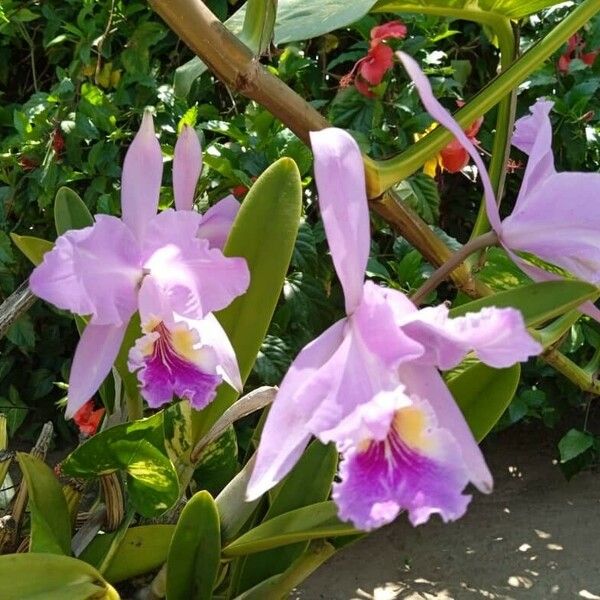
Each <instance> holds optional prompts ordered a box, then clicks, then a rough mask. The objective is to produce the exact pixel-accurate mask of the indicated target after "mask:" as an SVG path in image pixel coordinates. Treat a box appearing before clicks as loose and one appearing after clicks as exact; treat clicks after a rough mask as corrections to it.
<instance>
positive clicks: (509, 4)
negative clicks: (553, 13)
mask: <svg viewBox="0 0 600 600" xmlns="http://www.w3.org/2000/svg"><path fill="white" fill-rule="evenodd" d="M560 3H561V0H379V2H376V3H375V6H374V7H373V10H374V11H376V12H416V13H420V14H433V15H440V16H449V17H456V18H458V19H467V20H472V21H479V20H481V21H482V22H485V19H486V14H485V13H487V14H488V18H489V16H492V17H493V16H496V17H504V18H508V19H521V18H523V17H526V16H528V15H531V14H533V13H536V12H539V11H540V10H543V9H544V8H548V7H549V6H554V5H555V4H560ZM477 13H482V14H480V15H478V14H477Z"/></svg>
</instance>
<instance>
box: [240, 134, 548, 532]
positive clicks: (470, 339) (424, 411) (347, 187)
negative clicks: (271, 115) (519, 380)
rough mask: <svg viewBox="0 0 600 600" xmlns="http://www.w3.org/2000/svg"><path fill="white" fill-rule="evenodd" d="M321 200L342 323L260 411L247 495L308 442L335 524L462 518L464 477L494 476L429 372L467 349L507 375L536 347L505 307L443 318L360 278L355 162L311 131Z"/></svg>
mask: <svg viewBox="0 0 600 600" xmlns="http://www.w3.org/2000/svg"><path fill="white" fill-rule="evenodd" d="M311 142H312V148H313V153H314V156H315V178H316V183H317V189H318V192H319V194H318V196H319V204H320V207H321V214H322V218H323V222H324V225H325V231H326V234H327V239H328V242H329V247H330V249H331V255H332V258H333V262H334V265H335V269H336V271H337V273H338V276H339V279H340V281H341V284H342V287H343V290H344V296H345V302H346V315H347V316H346V317H345V318H344V319H342V320H340V321H338V322H337V323H335V324H334V325H332V326H331V327H330V328H329V329H327V330H326V331H325V332H324V333H323V334H322V335H321V336H320V337H319V338H317V339H316V340H314V341H313V342H311V343H310V344H309V345H308V346H306V347H305V348H304V349H303V350H302V351H301V352H300V354H299V355H298V357H297V358H296V360H295V361H294V362H293V364H292V365H291V367H290V369H289V371H288V373H287V374H286V376H285V377H284V379H283V382H282V384H281V388H280V390H279V392H278V394H277V397H276V399H275V402H274V404H273V406H272V408H271V410H270V412H269V415H268V418H267V420H266V423H265V427H264V430H263V433H262V437H261V440H260V444H259V447H258V450H257V458H256V465H255V468H254V471H253V473H252V477H251V480H250V483H249V485H248V489H247V497H248V499H255V498H257V497H259V496H260V495H261V494H263V493H264V492H265V491H267V490H268V489H270V488H271V487H273V486H274V485H276V484H277V483H278V482H279V481H281V479H282V478H283V477H284V476H285V475H286V474H287V473H288V472H289V471H290V469H291V468H292V467H293V465H294V464H295V463H296V461H297V460H298V458H299V457H300V455H301V454H302V452H303V450H304V448H305V447H306V445H307V443H308V441H309V440H310V438H311V437H312V436H316V437H317V438H318V439H320V440H321V441H322V442H324V443H328V442H331V441H333V442H335V443H336V444H337V447H338V449H339V450H340V451H341V452H342V453H343V462H342V464H341V469H340V481H339V482H336V483H335V484H334V488H333V498H334V500H335V502H336V503H337V505H338V509H339V516H340V518H341V519H344V520H349V521H352V522H353V523H354V524H355V526H356V527H358V528H360V529H364V530H369V529H373V528H375V527H379V526H381V525H384V524H385V523H389V522H390V521H392V520H393V519H394V518H395V517H396V515H397V514H398V513H399V512H400V510H402V509H405V510H407V511H408V514H409V518H410V520H411V522H412V523H413V524H415V525H417V524H419V523H423V522H425V521H427V520H428V518H429V515H431V514H432V513H439V514H440V515H441V516H442V518H443V519H444V520H453V519H457V518H459V517H460V516H462V515H463V514H464V512H465V510H466V507H467V505H468V502H469V499H470V496H468V495H465V494H463V490H464V488H465V487H466V485H467V483H468V482H469V481H472V482H473V483H474V484H475V485H476V486H477V487H478V488H479V489H480V490H482V491H484V492H489V491H491V489H492V478H491V475H490V473H489V470H488V468H487V466H486V464H485V461H484V459H483V456H482V454H481V452H480V450H479V447H478V446H477V443H476V441H475V439H474V438H473V435H472V434H471V431H470V430H469V427H468V425H467V424H466V422H465V420H464V418H463V416H462V414H461V412H460V410H459V408H458V407H457V405H456V403H455V402H454V400H453V398H452V396H451V394H450V391H449V390H448V388H447V387H446V385H445V383H444V381H443V379H442V378H441V376H440V373H439V371H438V369H451V368H453V367H455V366H457V365H458V364H459V363H460V361H461V360H462V359H463V358H464V356H465V355H466V354H467V353H469V352H474V353H475V355H476V356H477V357H478V358H479V359H480V360H482V361H483V362H485V363H487V364H489V365H491V366H493V367H498V368H501V367H507V366H509V365H512V364H514V363H515V362H517V361H520V360H526V359H527V358H528V357H529V356H532V355H536V354H538V353H539V352H540V351H541V347H540V346H539V344H538V343H537V342H535V341H534V340H533V339H532V338H531V337H530V336H529V334H528V333H527V330H526V328H525V325H524V323H523V318H522V316H521V314H520V313H519V312H518V311H517V310H514V309H511V308H505V309H496V308H486V309H484V310H482V311H481V312H479V313H472V314H468V315H466V316H464V317H460V318H456V319H452V318H450V317H449V316H448V309H447V307H446V306H444V305H441V306H438V307H436V308H426V309H423V310H417V308H416V307H415V306H414V305H413V304H412V302H410V300H409V299H408V298H407V297H406V296H404V294H402V293H401V292H399V291H396V290H393V289H387V288H383V287H380V286H378V285H376V284H374V283H373V282H371V281H367V282H366V283H365V282H364V273H365V269H366V265H367V259H368V254H369V245H370V244H369V242H370V239H369V213H368V204H367V197H366V191H365V179H364V166H363V162H362V157H361V153H360V150H359V148H358V146H357V144H356V142H355V141H354V139H353V138H352V137H351V136H350V135H349V134H348V133H346V132H344V131H342V130H340V129H325V130H323V131H320V132H318V133H311Z"/></svg>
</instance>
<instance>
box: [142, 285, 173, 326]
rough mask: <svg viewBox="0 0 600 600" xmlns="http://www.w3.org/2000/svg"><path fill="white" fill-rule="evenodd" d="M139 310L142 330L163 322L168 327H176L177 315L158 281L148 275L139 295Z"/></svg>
mask: <svg viewBox="0 0 600 600" xmlns="http://www.w3.org/2000/svg"><path fill="white" fill-rule="evenodd" d="M138 310H139V313H140V320H141V322H142V329H143V330H144V331H146V330H147V325H148V324H152V323H158V322H160V321H163V322H164V323H165V324H166V325H167V327H172V326H173V325H175V315H174V313H173V309H172V307H171V306H170V304H169V302H168V297H167V295H166V294H165V293H164V292H163V290H162V288H161V287H160V285H159V283H158V281H157V280H156V278H155V277H153V276H152V275H146V276H145V277H144V280H143V281H142V285H141V287H140V291H139V294H138Z"/></svg>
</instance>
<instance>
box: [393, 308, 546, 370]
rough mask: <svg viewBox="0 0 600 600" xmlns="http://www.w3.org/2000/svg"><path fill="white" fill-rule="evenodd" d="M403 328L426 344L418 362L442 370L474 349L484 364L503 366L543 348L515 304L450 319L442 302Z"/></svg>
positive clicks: (418, 314)
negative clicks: (528, 330)
mask: <svg viewBox="0 0 600 600" xmlns="http://www.w3.org/2000/svg"><path fill="white" fill-rule="evenodd" d="M402 329H403V330H404V332H405V333H406V334H408V335H409V336H410V337H412V338H413V339H414V340H417V341H418V342H420V343H421V344H422V345H423V346H424V347H425V348H426V353H425V355H424V356H423V357H421V358H418V359H417V362H418V363H419V364H429V365H436V366H437V367H438V368H440V369H442V370H448V369H452V368H454V367H456V366H457V365H458V364H459V363H460V362H461V361H462V360H463V358H464V357H465V356H466V354H468V353H469V352H471V351H473V352H475V355H476V356H477V358H479V360H481V361H482V362H484V363H485V364H487V365H490V366H491V367H494V368H497V369H501V368H504V367H510V366H511V365H514V364H515V363H516V362H521V361H526V360H527V359H528V358H529V357H530V356H536V355H538V354H540V352H542V350H543V349H542V347H541V346H540V344H538V343H537V342H536V341H535V340H534V339H533V338H532V337H531V336H530V335H529V333H528V332H527V329H526V327H525V322H524V321H523V316H522V315H521V313H520V312H519V311H518V310H516V309H514V308H495V307H486V308H483V309H482V310H480V311H479V312H477V313H467V314H466V315H465V316H464V317H458V318H454V319H451V318H450V317H449V316H448V308H447V307H446V306H444V305H440V306H436V307H432V308H424V309H422V310H420V311H419V312H418V313H417V314H416V315H414V316H412V318H410V317H409V319H407V322H406V324H405V325H403V326H402Z"/></svg>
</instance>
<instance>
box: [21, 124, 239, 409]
mask: <svg viewBox="0 0 600 600" xmlns="http://www.w3.org/2000/svg"><path fill="white" fill-rule="evenodd" d="M194 139H195V143H194ZM200 164H201V163H200V147H199V142H198V140H197V137H196V135H195V133H194V132H193V131H192V130H191V129H190V130H187V129H186V130H184V132H183V134H182V136H180V139H179V140H178V144H177V148H176V151H175V159H174V166H173V180H174V192H175V204H176V206H177V208H178V209H179V210H177V211H174V210H172V209H169V210H165V211H163V212H161V213H159V214H158V215H157V214H156V210H157V207H158V198H159V192H160V184H161V178H162V155H161V150H160V145H159V143H158V140H157V139H156V136H155V132H154V125H153V122H152V117H151V115H150V113H145V114H144V118H143V120H142V124H141V127H140V130H139V131H138V133H137V134H136V136H135V138H134V140H133V142H132V144H131V146H130V147H129V150H128V151H127V154H126V156H125V162H124V164H123V175H122V182H121V208H122V218H121V219H118V218H117V217H113V216H108V215H97V216H96V218H95V223H94V225H92V226H91V227H86V228H85V229H79V230H75V231H68V232H67V233H65V234H63V235H61V236H60V237H59V238H58V239H57V240H56V243H55V246H54V248H53V249H52V250H51V251H50V252H48V253H46V255H45V256H44V260H43V262H42V263H41V264H40V265H39V266H38V267H37V268H36V269H35V270H34V271H33V273H32V275H31V277H30V280H29V283H30V286H31V290H32V292H33V293H34V294H35V295H36V296H39V297H40V298H43V299H44V300H46V301H48V302H51V303H52V304H54V305H55V306H57V307H58V308H62V309H67V310H70V311H71V312H72V313H75V314H78V315H84V316H88V317H89V320H88V325H87V327H86V328H85V330H84V332H83V334H82V336H81V339H80V341H79V344H78V346H77V349H76V351H75V355H74V358H73V364H72V366H71V374H70V380H69V394H68V403H67V411H66V413H67V415H68V416H72V415H73V414H75V412H76V411H77V410H78V408H80V407H81V406H82V405H83V404H84V403H85V402H86V401H87V400H88V398H90V397H91V396H92V395H93V393H94V392H95V391H96V390H97V389H98V387H99V386H100V384H101V383H102V381H103V379H104V378H105V377H106V376H107V375H108V373H109V372H110V369H111V367H112V365H113V363H114V360H115V358H116V356H117V353H118V352H119V348H120V346H121V343H122V341H123V337H124V335H125V330H126V328H127V325H128V323H129V321H130V319H131V317H132V316H133V314H134V313H135V312H136V311H137V310H138V308H142V307H145V306H148V309H147V310H146V309H145V308H144V310H142V313H143V314H142V327H143V329H144V331H145V332H146V335H151V334H155V335H153V336H152V337H153V343H154V346H153V351H152V352H150V356H154V355H157V356H160V358H161V360H163V366H164V369H166V370H171V371H172V373H171V375H170V378H167V379H168V381H170V384H171V387H172V391H173V392H174V393H177V394H178V393H180V392H182V391H185V392H186V393H188V392H189V393H190V394H191V395H192V396H193V402H194V404H195V405H202V404H203V403H204V404H205V403H206V401H207V399H210V398H211V397H212V395H213V392H214V390H210V389H206V382H204V381H202V382H199V383H197V384H194V385H196V386H204V389H205V398H204V400H202V401H201V400H200V398H199V395H201V394H200V391H199V387H190V385H191V384H189V385H188V384H185V385H184V384H183V383H182V381H183V380H184V379H186V381H187V374H186V375H185V376H183V375H181V377H180V376H179V375H178V374H177V372H178V369H180V368H181V369H183V368H184V367H185V368H194V369H196V370H197V371H198V370H200V371H201V370H202V366H204V365H205V360H204V359H201V358H199V355H200V354H203V353H204V354H206V352H204V351H203V350H202V348H203V342H202V333H201V332H198V331H196V334H194V333H193V331H192V330H191V329H190V327H193V326H194V325H195V324H197V323H198V322H199V321H202V319H205V318H207V315H209V314H210V313H211V312H212V311H216V310H220V309H222V308H224V307H225V306H227V305H228V304H229V303H230V302H231V301H232V300H233V299H234V298H235V297H236V296H239V295H240V294H242V293H244V292H245V291H246V289H247V287H248V284H249V272H248V268H247V266H246V263H245V261H244V260H243V259H242V258H227V257H225V256H224V255H223V253H222V251H221V250H220V248H221V246H222V243H223V239H224V235H223V231H224V229H225V228H226V223H227V222H228V219H229V223H230V222H231V214H232V212H233V210H232V205H231V202H232V201H233V202H235V200H232V199H229V200H227V201H226V202H225V203H224V204H221V205H215V207H214V208H213V210H212V213H211V212H210V211H209V212H207V214H206V215H205V216H204V217H202V216H201V215H199V214H198V213H196V212H194V211H192V210H191V208H192V202H193V194H194V188H195V185H196V181H197V179H198V176H199V174H200V168H201V167H200ZM203 228H204V232H205V234H206V237H203V238H199V237H198V233H199V232H202V231H203ZM148 298H149V299H150V300H148ZM157 299H159V300H160V303H161V304H160V311H156V310H153V309H155V308H156V305H157ZM153 300H154V302H153ZM209 321H210V317H209ZM176 322H180V323H181V325H177V328H178V330H177V335H175V336H173V335H172V333H173V332H170V329H169V328H171V327H173V326H174V323H176ZM185 327H187V328H188V329H187V330H186V332H185V334H182V333H181V331H182V330H183V328H185ZM207 327H208V328H209V329H210V333H209V334H208V337H209V338H211V340H213V341H214V338H215V334H214V329H215V327H214V323H212V322H211V323H209V324H208V326H207ZM186 335H187V342H189V343H188V344H187V345H185V344H184V345H185V348H183V346H181V345H176V344H175V342H174V341H173V340H174V339H175V338H177V339H178V341H179V342H181V340H182V338H183V337H185V336H186ZM157 336H158V337H157ZM216 337H217V342H216V343H217V345H218V346H219V348H218V350H217V349H215V351H214V355H213V356H212V358H211V360H213V362H214V360H215V356H217V355H219V356H221V355H223V354H228V358H227V359H226V360H225V362H224V363H223V364H221V365H220V366H219V368H217V366H216V365H214V364H211V365H210V368H209V373H208V374H209V375H210V376H214V375H215V374H216V373H217V372H218V371H223V370H227V372H228V376H227V378H228V379H229V380H230V381H233V382H236V385H237V383H239V375H238V374H237V371H236V369H237V366H236V367H235V369H233V370H232V364H234V363H235V357H232V352H233V350H232V349H231V345H230V344H229V341H228V340H227V336H226V335H225V332H224V331H223V330H220V331H218V333H217V336H216ZM159 338H160V342H159V341H158V340H159ZM145 342H146V343H145V346H144V348H143V349H142V350H140V351H139V354H140V355H143V350H148V349H149V343H150V340H149V339H148V338H147V337H146V338H145ZM198 344H200V348H198V347H197V346H198ZM140 346H141V344H136V347H137V348H138V349H139V347H140ZM154 350H156V352H154ZM198 353H199V354H198ZM176 357H177V358H180V359H181V362H179V363H176V362H175V358H176ZM134 358H135V357H134ZM137 359H138V360H137V363H136V360H134V361H133V362H134V363H136V364H139V365H140V366H145V370H144V371H143V374H142V376H141V380H142V393H143V394H144V395H146V397H147V399H148V400H149V401H150V402H152V400H155V404H156V403H158V399H159V398H160V400H161V402H162V401H164V397H165V396H164V393H162V392H161V394H158V392H157V391H156V389H155V386H154V385H151V384H150V383H148V382H149V381H150V380H153V381H155V378H153V377H152V374H153V373H155V372H156V369H153V367H155V366H156V363H153V366H151V367H150V368H149V366H148V364H146V365H142V364H141V362H142V358H141V357H140V356H139V355H138V356H137ZM171 371H169V372H171ZM163 376H164V373H163ZM163 378H164V377H163ZM145 392H147V393H145ZM163 392H164V385H163Z"/></svg>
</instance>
